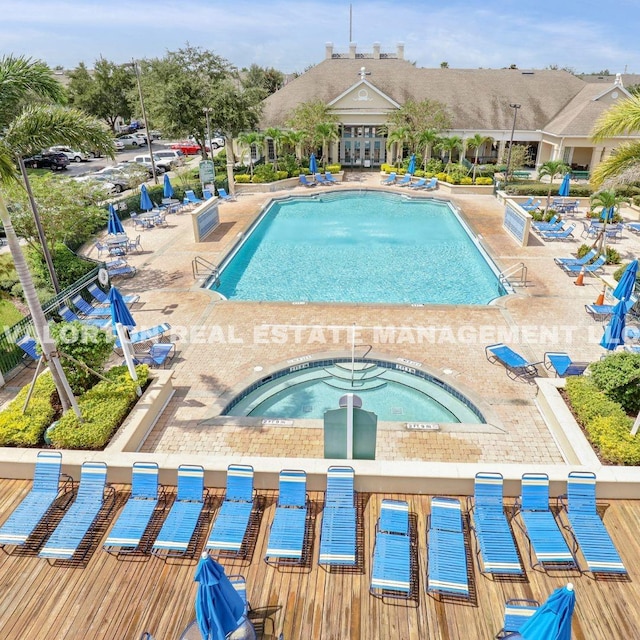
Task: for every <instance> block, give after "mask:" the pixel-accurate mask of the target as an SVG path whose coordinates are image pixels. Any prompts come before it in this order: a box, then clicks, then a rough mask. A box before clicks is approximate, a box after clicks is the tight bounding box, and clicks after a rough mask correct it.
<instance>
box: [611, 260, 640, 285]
mask: <svg viewBox="0 0 640 640" xmlns="http://www.w3.org/2000/svg"><path fill="white" fill-rule="evenodd" d="M628 266H629V263H628V262H627V263H626V264H623V265H621V266H619V267H618V268H617V269H616V270H615V271H614V272H613V277H614V278H615V280H616V282H618V281H619V280H620V278H622V274H623V273H624V271H625V269H626V268H627V267H628ZM638 283H640V271H638V273H637V275H636V286H637V284H638Z"/></svg>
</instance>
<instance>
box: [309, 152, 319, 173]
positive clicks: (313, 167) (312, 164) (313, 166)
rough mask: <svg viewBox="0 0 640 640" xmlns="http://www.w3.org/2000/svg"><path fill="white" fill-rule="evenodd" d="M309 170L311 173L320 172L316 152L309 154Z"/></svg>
mask: <svg viewBox="0 0 640 640" xmlns="http://www.w3.org/2000/svg"><path fill="white" fill-rule="evenodd" d="M309 171H310V172H311V175H313V174H314V173H317V172H318V163H317V162H316V154H315V153H312V154H311V155H310V156H309Z"/></svg>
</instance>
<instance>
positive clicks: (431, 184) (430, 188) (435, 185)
mask: <svg viewBox="0 0 640 640" xmlns="http://www.w3.org/2000/svg"><path fill="white" fill-rule="evenodd" d="M437 188H438V178H435V177H434V178H431V180H429V182H427V184H425V185H424V189H425V190H426V191H433V190H434V189H437Z"/></svg>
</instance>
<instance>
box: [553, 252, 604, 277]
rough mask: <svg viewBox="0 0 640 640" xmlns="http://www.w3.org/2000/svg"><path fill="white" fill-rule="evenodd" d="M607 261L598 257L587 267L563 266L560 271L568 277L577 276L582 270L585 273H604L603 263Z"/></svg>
mask: <svg viewBox="0 0 640 640" xmlns="http://www.w3.org/2000/svg"><path fill="white" fill-rule="evenodd" d="M606 261H607V258H606V256H600V257H599V258H598V259H597V260H595V261H594V262H592V263H591V264H587V265H584V264H582V265H580V264H563V265H562V269H563V270H564V272H565V273H566V274H568V275H570V276H578V275H579V274H580V272H581V271H582V270H583V269H584V272H585V274H586V273H596V272H597V271H604V269H603V267H604V263H605V262H606Z"/></svg>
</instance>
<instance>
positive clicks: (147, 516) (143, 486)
mask: <svg viewBox="0 0 640 640" xmlns="http://www.w3.org/2000/svg"><path fill="white" fill-rule="evenodd" d="M159 489H160V485H159V484H158V465H157V464H156V463H155V462H134V463H133V468H132V472H131V495H130V496H129V498H128V500H127V502H126V504H125V505H124V509H123V510H122V512H121V513H120V515H119V516H118V519H117V520H116V522H115V524H114V525H113V527H112V528H111V531H110V532H109V535H108V536H107V539H106V540H105V541H104V544H103V548H104V550H105V551H108V552H109V553H114V554H116V555H117V554H118V553H132V552H135V551H145V550H144V549H140V543H141V542H142V538H143V537H144V534H145V531H146V530H147V529H148V527H149V523H150V522H151V518H152V516H153V514H154V512H155V510H156V507H157V506H158V503H159V500H160V495H159Z"/></svg>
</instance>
